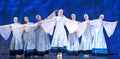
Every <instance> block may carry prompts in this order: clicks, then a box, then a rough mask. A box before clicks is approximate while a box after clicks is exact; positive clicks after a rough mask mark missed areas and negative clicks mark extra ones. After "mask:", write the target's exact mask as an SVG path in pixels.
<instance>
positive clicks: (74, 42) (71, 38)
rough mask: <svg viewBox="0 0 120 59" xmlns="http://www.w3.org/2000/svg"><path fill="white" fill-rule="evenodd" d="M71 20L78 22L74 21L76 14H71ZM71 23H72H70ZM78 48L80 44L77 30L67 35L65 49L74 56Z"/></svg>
mask: <svg viewBox="0 0 120 59" xmlns="http://www.w3.org/2000/svg"><path fill="white" fill-rule="evenodd" d="M71 18H72V21H73V22H76V23H78V24H79V22H77V21H76V15H75V14H72V15H71ZM71 24H73V23H71ZM79 50H80V44H79V39H78V35H77V31H75V32H74V33H69V35H68V45H67V51H68V53H69V54H72V55H73V56H76V55H77V54H78V52H79Z"/></svg>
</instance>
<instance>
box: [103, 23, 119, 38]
mask: <svg viewBox="0 0 120 59" xmlns="http://www.w3.org/2000/svg"><path fill="white" fill-rule="evenodd" d="M103 26H104V28H105V31H106V33H107V35H108V37H111V35H112V34H113V33H114V30H115V28H116V26H117V21H115V22H106V21H103Z"/></svg>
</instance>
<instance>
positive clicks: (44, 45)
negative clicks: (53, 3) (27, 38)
mask: <svg viewBox="0 0 120 59" xmlns="http://www.w3.org/2000/svg"><path fill="white" fill-rule="evenodd" d="M40 22H42V21H40ZM35 31H36V40H37V42H36V49H37V52H38V55H39V56H44V55H45V54H48V52H49V49H50V39H49V35H48V33H47V32H45V30H44V29H43V27H42V25H39V26H38V27H37V29H36V30H35Z"/></svg>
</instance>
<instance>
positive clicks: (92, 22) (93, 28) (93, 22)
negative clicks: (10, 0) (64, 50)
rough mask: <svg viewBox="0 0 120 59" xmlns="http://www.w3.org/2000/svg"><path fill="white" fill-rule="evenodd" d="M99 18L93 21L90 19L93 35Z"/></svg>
mask: <svg viewBox="0 0 120 59" xmlns="http://www.w3.org/2000/svg"><path fill="white" fill-rule="evenodd" d="M97 22H98V19H94V20H91V21H89V25H90V29H91V30H90V31H91V34H92V36H94V35H95V34H94V33H95V29H96V28H95V25H97V24H98V23H97Z"/></svg>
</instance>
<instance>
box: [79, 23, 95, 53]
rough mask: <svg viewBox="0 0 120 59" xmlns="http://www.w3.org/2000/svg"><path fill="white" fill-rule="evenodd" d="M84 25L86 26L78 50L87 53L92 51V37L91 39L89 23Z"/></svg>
mask: <svg viewBox="0 0 120 59" xmlns="http://www.w3.org/2000/svg"><path fill="white" fill-rule="evenodd" d="M84 25H85V26H86V29H85V31H84V33H83V35H82V38H81V44H80V50H82V51H86V52H88V51H90V50H92V40H93V37H92V33H91V25H90V23H89V21H84Z"/></svg>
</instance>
